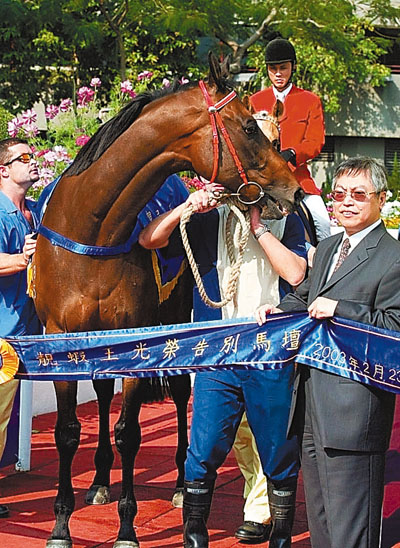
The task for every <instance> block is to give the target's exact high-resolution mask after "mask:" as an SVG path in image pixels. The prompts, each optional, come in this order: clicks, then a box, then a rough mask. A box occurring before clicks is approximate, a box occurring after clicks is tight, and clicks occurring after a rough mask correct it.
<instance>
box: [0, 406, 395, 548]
mask: <svg viewBox="0 0 400 548" xmlns="http://www.w3.org/2000/svg"><path fill="white" fill-rule="evenodd" d="M119 402H120V397H119V396H117V397H116V398H115V399H114V402H113V406H112V417H111V420H112V424H114V422H115V421H116V420H117V417H118V410H119ZM79 417H80V420H81V423H82V432H81V445H80V448H79V451H78V453H77V455H76V457H75V460H74V465H73V485H74V489H75V496H76V507H75V512H74V514H73V517H72V518H71V534H72V538H73V542H74V548H95V547H101V548H112V545H113V542H114V540H115V538H116V535H117V530H118V518H117V498H118V495H119V491H120V481H121V475H120V470H119V459H118V457H117V458H116V461H115V463H114V469H113V472H112V497H113V501H112V503H111V504H110V505H107V506H102V507H100V506H96V507H93V506H86V505H85V503H84V497H85V493H86V490H87V488H88V486H89V485H90V483H91V479H92V475H93V464H92V463H93V457H94V448H95V443H96V435H97V415H96V404H95V403H93V402H91V403H88V404H83V405H81V406H79ZM54 423H55V414H54V413H50V414H47V415H41V416H39V417H36V418H35V419H34V424H33V429H34V433H33V439H32V470H31V471H30V472H28V473H16V472H15V471H14V470H13V468H11V467H9V468H6V469H4V470H2V471H1V474H0V492H1V499H2V501H3V502H5V503H6V504H8V505H9V506H10V509H11V515H10V517H9V518H8V519H2V520H0V547H1V548H39V547H41V548H43V547H44V546H45V544H46V539H47V538H48V536H49V534H50V531H51V529H52V526H53V503H54V497H55V495H56V486H57V468H58V464H57V463H58V459H57V452H56V449H55V445H54V440H53V430H54ZM141 424H142V435H143V441H142V446H141V449H140V453H139V455H138V458H137V465H136V472H135V482H136V496H137V500H138V508H139V509H138V515H137V518H136V520H135V523H136V527H137V535H138V538H139V541H140V546H141V548H156V547H157V548H158V547H160V548H162V547H171V548H181V547H182V533H181V530H182V518H181V511H180V510H179V509H175V508H173V507H172V506H171V503H170V499H171V496H172V491H173V486H174V480H175V476H176V473H175V469H174V451H175V444H176V435H175V408H174V405H173V404H172V402H170V401H167V402H165V403H163V404H152V405H145V406H144V407H143V409H142V412H141ZM242 487H243V482H242V478H241V476H240V473H239V471H238V469H237V466H236V462H235V460H234V457H233V456H232V455H230V456H229V458H228V459H227V461H226V463H225V465H224V467H223V468H222V469H221V470H220V474H219V478H218V482H217V488H216V493H215V496H214V501H213V508H212V513H211V517H210V520H209V529H210V548H232V547H239V546H243V544H241V543H239V542H238V541H237V540H236V539H235V538H234V536H233V534H234V531H235V528H236V527H237V526H238V525H239V524H240V522H241V519H242V503H243V501H242V496H241V493H242ZM262 546H265V548H267V546H268V543H265V544H263V545H262ZM293 546H294V548H309V547H310V542H309V532H308V527H307V520H306V514H305V504H304V494H303V489H302V483H301V480H300V486H299V493H298V497H297V511H296V523H295V527H294V532H293ZM392 547H396V548H400V406H398V412H397V416H396V424H395V428H394V434H393V439H392V449H391V451H390V452H389V455H388V474H387V485H386V498H385V508H384V542H383V548H392ZM343 548H345V547H343Z"/></svg>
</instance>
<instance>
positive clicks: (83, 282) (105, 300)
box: [34, 56, 301, 548]
mask: <svg viewBox="0 0 400 548" xmlns="http://www.w3.org/2000/svg"><path fill="white" fill-rule="evenodd" d="M206 90H207V92H208V95H209V100H210V101H211V102H213V103H214V104H216V103H217V102H221V100H222V99H226V96H227V93H228V97H229V98H230V99H231V100H229V102H225V101H223V109H222V110H221V111H220V114H219V115H220V117H221V119H222V121H223V123H224V126H225V128H226V132H227V133H228V134H229V135H230V138H231V142H232V143H231V144H232V146H233V148H234V149H235V151H236V154H237V157H239V158H240V160H241V162H242V165H243V170H244V173H245V174H246V175H247V177H248V178H249V180H250V181H254V182H255V183H257V185H259V187H257V186H256V185H248V186H246V185H245V186H246V190H247V198H248V199H254V198H257V196H261V194H262V193H260V192H259V190H258V189H257V188H260V187H261V188H262V189H263V190H264V195H263V196H262V199H261V201H260V207H261V208H262V210H263V215H264V216H269V217H270V218H280V217H282V214H283V213H282V211H283V210H286V211H291V210H292V209H293V203H294V202H295V201H298V199H299V198H300V197H301V196H299V195H298V194H299V187H298V185H297V182H296V180H295V179H294V177H293V176H292V174H291V173H290V171H289V170H288V168H287V166H286V163H285V161H284V160H283V159H282V158H281V157H280V156H279V154H278V153H277V152H276V151H275V150H274V148H273V147H272V146H271V144H270V143H269V141H267V139H266V138H265V137H264V135H263V134H262V132H261V131H260V130H259V129H258V126H257V123H256V122H255V120H254V119H253V117H252V116H251V115H250V113H249V111H248V110H247V109H246V108H245V106H244V105H243V104H242V103H241V101H240V100H239V99H238V98H237V97H236V96H235V95H232V93H229V92H231V88H230V87H229V83H228V81H227V80H226V79H225V77H224V67H222V66H221V65H220V64H219V63H218V62H217V60H216V59H215V57H213V56H210V74H209V78H208V83H207V85H206ZM212 112H213V110H212V107H211V108H209V109H207V105H206V103H205V97H204V96H203V92H202V90H201V89H200V88H199V86H198V85H195V84H189V85H187V86H182V87H181V88H179V89H178V90H175V91H172V92H170V93H165V92H164V93H163V94H160V93H156V94H144V95H141V96H138V97H136V98H135V99H133V101H132V102H131V103H130V104H129V105H128V106H127V107H125V108H124V109H123V110H122V111H121V112H120V113H119V114H118V115H117V116H116V117H115V118H113V119H112V120H110V121H109V122H107V123H106V124H105V125H104V126H102V127H101V128H100V129H99V131H98V132H97V133H96V134H95V135H94V136H93V137H92V139H91V140H90V141H89V142H88V143H87V144H86V145H85V146H84V147H83V148H82V150H81V151H80V153H79V154H78V156H77V158H76V160H75V161H74V163H73V164H72V166H71V167H70V168H69V169H68V170H67V172H65V174H64V175H63V177H62V178H61V180H60V182H59V183H58V185H57V187H56V189H55V191H54V193H53V196H52V198H51V201H50V204H49V206H48V208H47V210H46V213H45V216H44V219H43V225H44V226H45V227H47V228H48V229H51V230H53V231H55V232H57V233H59V234H61V235H63V236H65V237H68V238H69V239H70V240H73V241H74V242H78V243H81V244H86V245H91V246H103V247H111V246H118V245H121V244H123V243H124V242H126V241H127V240H128V239H129V237H130V234H131V232H132V228H133V226H134V225H135V220H136V216H137V214H138V212H139V211H140V210H141V209H142V208H143V207H144V205H145V204H146V203H147V202H148V200H149V199H150V198H151V197H152V196H153V195H154V194H155V192H156V191H157V189H158V188H159V187H160V186H161V184H162V182H163V181H164V180H165V179H166V177H167V176H168V175H170V174H172V173H175V172H178V171H181V170H187V169H191V170H193V171H196V172H197V173H198V174H200V175H202V176H203V177H205V178H207V179H210V178H211V175H212V172H213V173H214V172H215V169H214V170H213V162H214V164H215V163H216V166H217V181H218V182H219V183H221V184H222V185H224V186H225V187H226V188H227V189H229V190H231V191H233V192H235V191H236V190H237V189H238V188H239V187H240V186H241V185H242V186H243V173H242V175H240V176H239V173H238V167H237V166H238V163H237V157H236V159H234V155H235V154H233V156H232V152H231V150H229V149H231V147H229V146H228V145H225V143H219V144H220V145H221V146H220V148H219V153H218V154H215V153H214V151H215V150H216V148H215V147H214V148H213V139H212V131H211V126H210V116H212ZM218 139H219V137H218ZM218 139H217V140H218ZM216 144H217V142H216V140H215V138H214V145H216ZM34 261H35V269H36V280H35V286H36V295H37V296H36V307H37V311H38V314H39V316H40V319H41V320H42V322H43V324H44V325H45V326H46V330H47V332H49V333H56V332H73V331H90V330H102V329H116V328H124V327H137V326H148V325H157V324H159V323H160V317H159V308H158V295H157V289H156V285H155V282H154V277H153V275H152V265H151V256H150V254H149V252H148V251H146V250H144V249H143V248H141V247H140V246H139V245H138V244H134V245H133V247H132V248H131V249H130V250H129V251H127V252H124V253H119V254H118V255H111V256H105V257H104V256H93V255H82V254H77V253H73V252H71V251H69V250H68V249H65V248H64V247H63V246H61V245H53V244H52V243H50V241H49V240H48V239H47V238H46V237H44V236H43V235H41V234H39V237H38V241H37V249H36V254H35V260H34ZM142 387H143V379H134V378H126V379H124V383H123V394H122V410H121V415H120V418H119V420H118V422H117V424H116V426H115V442H116V446H117V449H118V451H119V453H120V456H121V461H122V492H121V496H120V500H119V505H118V512H119V517H120V529H119V532H118V538H117V540H116V542H115V544H114V548H137V547H138V546H139V544H138V541H137V538H136V534H135V531H134V528H133V520H134V517H135V515H136V512H137V504H136V500H135V497H134V489H133V487H134V486H133V467H134V461H135V456H136V454H137V452H138V450H139V445H140V426H139V421H138V415H139V410H140V405H141V402H142V396H141V390H142ZM95 388H96V392H97V395H98V399H99V413H100V424H101V425H103V427H104V428H105V429H107V428H108V420H109V419H108V410H109V406H110V402H111V399H112V395H113V394H112V393H113V390H112V382H110V383H109V382H108V381H98V382H96V383H95ZM55 389H56V395H57V404H58V418H57V424H56V427H55V439H56V444H57V449H58V453H59V488H58V494H57V497H56V501H55V506H54V509H55V515H56V523H55V526H54V529H53V531H52V534H51V537H50V539H49V540H48V541H47V546H48V548H56V547H57V548H60V547H61V548H70V547H71V546H72V541H71V538H70V533H69V518H70V516H71V513H72V511H73V509H74V494H73V489H72V484H71V465H72V459H73V457H74V455H75V452H76V450H77V448H78V445H79V432H80V424H79V422H78V420H77V417H76V390H77V386H76V382H55ZM95 460H96V466H97V473H96V477H95V481H94V483H99V484H102V483H103V484H107V481H108V482H109V478H105V477H104V475H106V472H105V471H106V470H108V471H109V468H110V466H111V464H110V462H112V450H111V446H110V444H109V443H107V442H104V446H103V447H101V449H99V450H98V451H97V453H96V459H95ZM99 469H100V472H99Z"/></svg>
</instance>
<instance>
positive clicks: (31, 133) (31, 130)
mask: <svg viewBox="0 0 400 548" xmlns="http://www.w3.org/2000/svg"><path fill="white" fill-rule="evenodd" d="M23 130H24V133H25V137H26V138H27V139H32V137H36V135H37V134H38V133H39V128H38V127H37V125H36V124H25V125H24V126H23Z"/></svg>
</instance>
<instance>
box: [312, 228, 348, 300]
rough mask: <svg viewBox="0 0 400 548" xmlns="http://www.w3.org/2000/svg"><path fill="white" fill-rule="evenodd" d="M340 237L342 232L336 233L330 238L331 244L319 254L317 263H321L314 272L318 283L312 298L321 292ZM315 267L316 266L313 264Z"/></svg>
mask: <svg viewBox="0 0 400 548" xmlns="http://www.w3.org/2000/svg"><path fill="white" fill-rule="evenodd" d="M341 239H342V233H339V234H336V235H335V236H334V237H333V238H332V245H330V246H329V247H328V248H326V249H325V250H324V252H323V254H322V255H321V260H320V261H318V264H320V265H321V267H320V268H319V272H315V277H316V279H317V280H318V285H317V287H316V295H313V296H312V300H314V299H315V297H316V296H317V295H318V294H319V293H320V292H321V290H322V288H323V287H324V285H325V281H326V278H327V276H328V272H329V269H330V266H331V263H332V258H333V256H334V254H335V252H336V249H337V246H338V244H339V241H340V240H341ZM315 268H316V266H315Z"/></svg>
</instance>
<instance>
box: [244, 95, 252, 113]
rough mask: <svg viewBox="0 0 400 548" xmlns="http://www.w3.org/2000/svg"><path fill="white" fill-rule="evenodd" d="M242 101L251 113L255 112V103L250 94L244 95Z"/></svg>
mask: <svg viewBox="0 0 400 548" xmlns="http://www.w3.org/2000/svg"><path fill="white" fill-rule="evenodd" d="M242 103H243V104H244V106H245V107H246V108H247V110H248V111H249V112H250V113H251V114H254V112H255V110H254V107H253V105H252V104H251V103H250V96H249V95H245V96H244V97H243V99H242Z"/></svg>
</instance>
